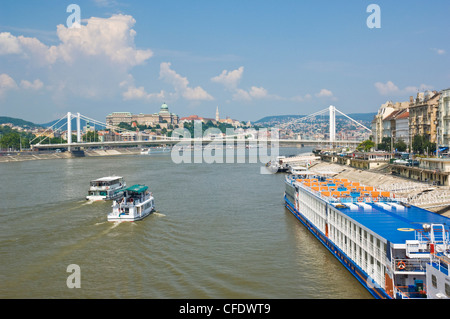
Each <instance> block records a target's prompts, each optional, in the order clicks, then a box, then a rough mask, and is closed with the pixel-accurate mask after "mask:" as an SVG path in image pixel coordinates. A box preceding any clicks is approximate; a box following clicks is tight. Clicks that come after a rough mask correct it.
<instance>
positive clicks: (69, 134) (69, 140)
mask: <svg viewBox="0 0 450 319" xmlns="http://www.w3.org/2000/svg"><path fill="white" fill-rule="evenodd" d="M71 145H72V113H70V112H67V146H68V147H67V150H68V151H69V152H70V151H71Z"/></svg>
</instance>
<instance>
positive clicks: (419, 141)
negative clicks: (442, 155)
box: [412, 135, 436, 154]
mask: <svg viewBox="0 0 450 319" xmlns="http://www.w3.org/2000/svg"><path fill="white" fill-rule="evenodd" d="M412 148H413V151H414V153H419V154H424V153H425V152H427V151H428V152H429V153H432V152H434V151H436V143H431V142H430V140H429V139H428V138H427V137H426V136H424V135H415V136H414V138H413V141H412Z"/></svg>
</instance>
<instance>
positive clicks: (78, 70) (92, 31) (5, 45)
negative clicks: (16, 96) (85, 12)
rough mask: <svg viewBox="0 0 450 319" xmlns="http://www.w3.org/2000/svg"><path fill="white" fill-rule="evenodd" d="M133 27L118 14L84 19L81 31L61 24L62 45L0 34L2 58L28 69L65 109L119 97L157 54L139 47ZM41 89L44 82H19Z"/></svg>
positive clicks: (27, 86)
mask: <svg viewBox="0 0 450 319" xmlns="http://www.w3.org/2000/svg"><path fill="white" fill-rule="evenodd" d="M135 22H136V21H135V19H134V18H133V17H132V16H129V15H121V14H118V15H113V16H111V17H110V18H97V17H92V18H89V19H86V20H83V25H81V26H80V27H79V28H67V27H66V26H64V25H58V26H57V36H58V41H59V42H58V43H57V44H55V45H52V46H47V45H45V44H44V43H42V42H41V41H40V40H38V39H37V38H33V37H24V36H14V35H11V34H10V33H8V32H2V33H0V56H2V55H15V56H17V58H19V59H21V60H23V63H22V64H21V65H22V66H24V67H25V68H27V70H33V71H37V72H39V77H40V78H41V79H42V80H43V81H44V82H46V84H47V85H46V88H47V89H48V90H49V92H51V94H52V97H53V100H54V101H55V102H56V103H57V104H60V105H67V104H66V99H67V98H68V97H70V96H80V97H83V98H94V99H99V98H104V97H110V96H113V95H115V94H117V89H118V88H120V86H119V83H121V82H124V81H125V82H126V81H127V79H128V77H129V76H130V75H129V74H130V70H131V69H132V68H133V67H136V66H139V65H143V64H144V63H145V62H146V61H148V60H149V59H150V58H151V57H152V55H153V52H152V51H151V50H149V49H146V50H140V49H137V48H136V46H135V37H136V32H135V30H133V26H134V24H135ZM42 86H43V83H42V81H41V80H40V79H39V80H38V81H34V82H28V81H26V80H24V81H22V82H21V87H22V88H26V89H34V90H37V89H40V88H42ZM128 87H130V86H128ZM128 87H125V88H128ZM135 89H136V88H135ZM134 93H135V95H136V91H135V92H134ZM130 94H132V93H130V92H128V93H127V94H126V95H125V96H129V95H130Z"/></svg>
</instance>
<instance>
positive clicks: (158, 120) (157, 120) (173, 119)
mask: <svg viewBox="0 0 450 319" xmlns="http://www.w3.org/2000/svg"><path fill="white" fill-rule="evenodd" d="M126 114H127V116H124V113H123V112H115V113H111V114H109V115H108V116H107V117H106V124H109V125H119V124H120V123H126V124H130V125H131V124H132V123H134V122H135V123H136V124H137V125H146V126H151V127H153V126H156V125H159V126H160V127H161V128H168V127H169V125H173V126H175V125H178V124H179V122H180V120H179V117H178V115H176V114H175V113H170V111H169V106H168V105H167V104H166V103H163V104H162V105H161V108H160V110H159V112H157V113H153V114H143V113H140V114H133V115H131V114H130V113H126Z"/></svg>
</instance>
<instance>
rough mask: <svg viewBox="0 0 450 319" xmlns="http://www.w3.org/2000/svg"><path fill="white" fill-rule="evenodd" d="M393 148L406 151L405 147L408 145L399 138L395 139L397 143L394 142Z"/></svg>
mask: <svg viewBox="0 0 450 319" xmlns="http://www.w3.org/2000/svg"><path fill="white" fill-rule="evenodd" d="M394 148H395V149H396V150H397V151H398V152H404V151H406V149H407V148H408V145H406V143H405V142H404V141H403V140H402V139H399V140H398V141H397V143H395V144H394Z"/></svg>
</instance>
